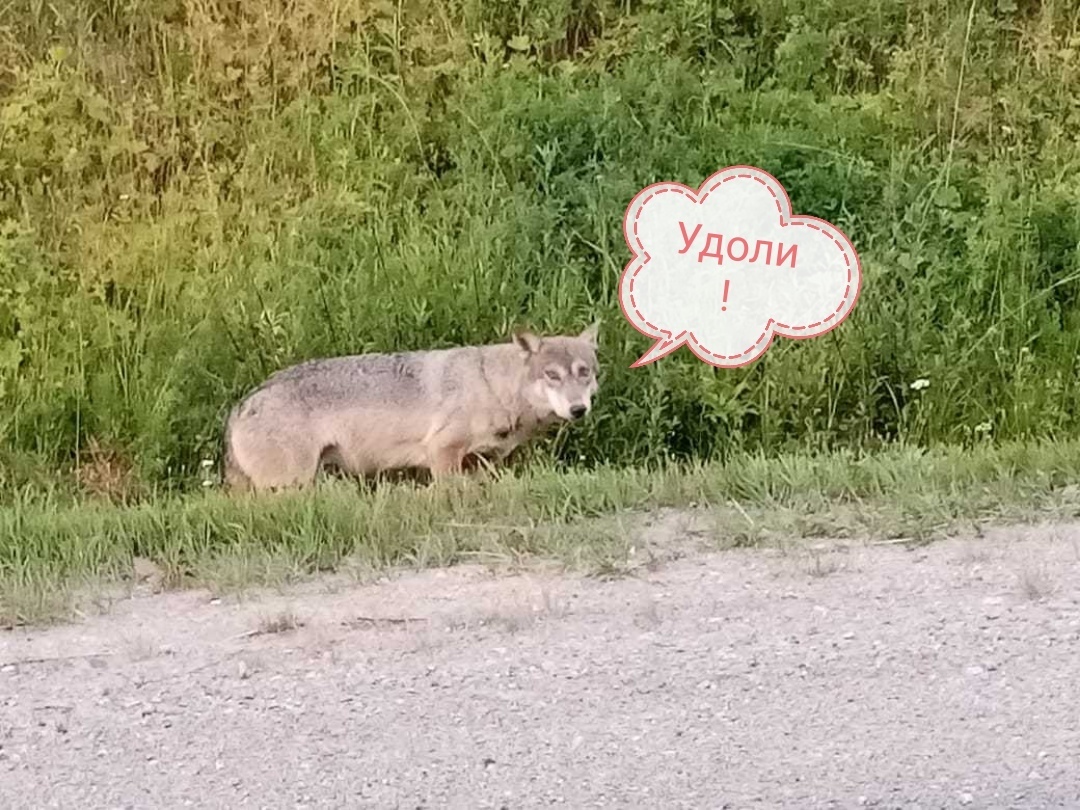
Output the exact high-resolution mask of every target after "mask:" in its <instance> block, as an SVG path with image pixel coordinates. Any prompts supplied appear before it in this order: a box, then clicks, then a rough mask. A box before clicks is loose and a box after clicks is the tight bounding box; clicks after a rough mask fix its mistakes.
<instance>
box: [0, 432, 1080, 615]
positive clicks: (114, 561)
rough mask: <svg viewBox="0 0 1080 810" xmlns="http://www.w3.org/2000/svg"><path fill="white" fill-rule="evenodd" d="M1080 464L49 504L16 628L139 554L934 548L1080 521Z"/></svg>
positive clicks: (503, 482) (277, 559)
mask: <svg viewBox="0 0 1080 810" xmlns="http://www.w3.org/2000/svg"><path fill="white" fill-rule="evenodd" d="M1078 473H1080V443H1077V442H1069V443H1053V444H1050V443H1047V444H1030V443H1027V444H1022V443H1018V444H1012V445H1005V446H1000V447H999V446H993V445H990V444H986V445H985V446H981V447H978V448H974V449H971V450H968V451H958V450H942V451H936V452H925V451H921V450H917V449H910V450H904V449H898V448H894V449H892V450H890V451H887V452H883V453H878V454H873V455H867V456H862V457H857V456H855V455H854V454H852V453H850V452H836V453H830V454H823V455H818V456H809V455H806V454H791V455H783V456H779V457H776V458H772V459H769V458H765V457H762V456H755V455H748V456H740V457H738V458H734V459H731V460H730V461H729V462H728V463H726V464H720V463H717V462H714V463H709V464H699V465H692V466H685V465H684V466H680V467H668V468H665V469H660V470H656V471H653V472H646V471H644V470H634V469H598V470H592V471H577V472H569V473H565V472H564V473H560V472H556V471H552V470H543V471H541V470H535V469H534V470H533V471H532V472H530V473H527V474H524V475H504V476H501V477H499V478H497V479H494V480H474V481H469V482H461V483H460V485H450V486H438V487H436V486H419V487H417V486H415V485H408V484H394V485H387V486H380V487H378V488H376V489H375V490H374V492H360V491H358V490H357V488H356V487H354V486H351V485H349V484H347V483H345V482H343V481H339V480H326V481H324V482H323V484H322V485H321V486H320V487H318V488H316V489H314V490H311V491H308V492H306V493H293V494H289V495H283V496H276V497H275V496H268V497H242V498H237V499H230V498H228V497H226V496H223V495H222V494H220V493H218V492H207V493H204V494H202V495H190V496H186V497H175V496H172V497H163V498H160V499H150V500H147V501H146V502H143V503H140V504H138V505H135V506H128V507H123V506H112V505H106V504H103V503H100V502H83V503H78V504H74V505H72V504H64V505H59V504H57V503H56V502H54V501H53V500H52V499H50V498H41V497H36V498H34V499H29V500H26V501H25V502H21V503H17V504H14V505H10V506H6V507H3V508H2V509H0V622H9V623H10V622H22V621H34V622H36V621H41V620H44V619H47V618H50V617H62V616H64V615H66V612H67V611H70V609H71V607H72V606H73V605H75V604H79V601H78V600H79V598H81V597H80V594H86V593H89V594H94V593H100V592H101V590H102V586H103V585H107V586H111V585H113V584H115V583H117V582H119V581H120V579H121V578H122V577H124V576H126V575H128V574H129V573H130V570H131V565H132V558H133V557H134V556H139V557H142V558H146V559H149V560H151V561H153V562H154V563H156V564H157V565H158V566H160V568H161V569H162V570H163V572H164V575H165V580H164V582H165V585H166V586H168V587H192V586H203V587H210V588H213V589H217V590H222V591H227V592H236V591H242V590H243V589H245V588H248V587H252V586H266V585H280V584H287V583H289V582H294V581H297V580H299V579H303V578H306V577H309V576H312V575H315V574H318V573H320V572H326V571H337V572H350V571H351V572H354V573H361V574H363V573H370V572H376V571H380V570H384V569H386V568H388V567H399V566H405V567H410V566H415V567H423V566H430V565H449V564H454V563H459V562H480V563H492V564H498V565H504V564H514V563H516V562H524V561H528V560H534V559H551V560H555V561H557V562H561V563H562V564H564V565H566V566H568V567H569V568H570V569H571V570H576V571H585V572H590V573H605V572H606V573H618V572H626V571H628V570H630V569H632V568H633V567H634V566H635V565H636V564H639V563H640V561H641V560H643V559H647V556H648V555H649V554H651V553H655V554H657V555H659V556H660V557H663V555H664V554H665V553H666V549H670V547H671V543H672V542H674V543H676V544H678V543H682V542H683V541H684V538H680V537H658V536H654V537H652V540H651V541H650V535H649V533H648V531H644V530H642V528H641V512H642V511H644V510H654V509H656V508H659V507H675V508H680V509H686V508H689V507H691V506H692V507H693V508H694V509H695V510H696V512H698V513H699V514H703V515H705V516H707V518H708V520H709V521H710V525H712V526H713V529H712V530H710V531H709V532H708V533H707V536H706V537H704V538H702V540H703V542H705V544H706V545H707V546H709V547H712V548H726V547H731V546H760V545H763V544H764V545H779V546H781V547H783V546H785V545H786V544H788V543H791V542H793V541H797V540H798V539H799V538H804V537H815V536H829V537H834V538H844V537H848V538H853V539H855V540H858V541H861V540H866V539H870V540H873V539H890V538H907V539H909V540H911V541H914V542H920V541H927V540H930V539H933V538H935V537H939V536H942V535H943V534H944V533H947V532H950V531H957V530H968V529H970V528H971V527H972V526H973V525H977V524H980V523H983V522H987V521H990V522H999V521H1010V520H1029V519H1032V518H1035V517H1038V518H1039V519H1055V518H1056V519H1068V518H1071V517H1075V516H1076V515H1077V514H1080V491H1078V488H1077V486H1076V484H1075V483H1070V482H1075V481H1077V480H1078ZM643 531H644V533H643ZM635 561H637V562H635Z"/></svg>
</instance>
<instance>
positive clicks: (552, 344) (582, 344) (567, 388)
mask: <svg viewBox="0 0 1080 810" xmlns="http://www.w3.org/2000/svg"><path fill="white" fill-rule="evenodd" d="M598 328H599V324H598V323H594V324H593V325H592V326H590V327H589V328H588V329H586V330H585V331H584V332H582V333H581V334H580V335H574V336H572V337H571V336H566V335H558V336H554V337H537V336H536V335H534V334H532V333H531V332H518V333H516V334H515V335H514V343H516V344H517V346H518V347H519V348H520V349H521V350H522V351H523V352H524V353H525V362H526V363H527V364H528V369H529V377H528V392H527V396H528V398H529V401H530V402H531V403H532V405H533V407H535V408H536V409H537V412H538V413H541V414H552V413H553V414H554V415H555V416H556V417H558V418H559V419H565V420H575V419H580V418H581V417H583V416H585V414H587V413H588V412H589V409H590V408H591V407H592V398H593V395H594V394H595V393H596V390H597V387H598V382H597V379H596V375H597V372H598V370H599V369H598V365H597V362H596V346H597V331H598Z"/></svg>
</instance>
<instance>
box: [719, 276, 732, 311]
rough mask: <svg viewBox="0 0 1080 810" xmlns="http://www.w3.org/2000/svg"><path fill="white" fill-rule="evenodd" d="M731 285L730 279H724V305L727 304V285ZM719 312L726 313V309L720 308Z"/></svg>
mask: <svg viewBox="0 0 1080 810" xmlns="http://www.w3.org/2000/svg"><path fill="white" fill-rule="evenodd" d="M730 284H731V279H730V278H726V279H724V303H725V304H726V303H727V294H728V285H730ZM720 311H721V312H727V307H720Z"/></svg>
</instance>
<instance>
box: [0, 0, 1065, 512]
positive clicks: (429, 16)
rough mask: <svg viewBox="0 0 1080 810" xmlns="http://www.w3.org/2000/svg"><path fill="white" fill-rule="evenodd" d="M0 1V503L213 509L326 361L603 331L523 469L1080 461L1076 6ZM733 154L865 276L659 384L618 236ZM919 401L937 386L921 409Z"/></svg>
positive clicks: (662, 374)
mask: <svg viewBox="0 0 1080 810" xmlns="http://www.w3.org/2000/svg"><path fill="white" fill-rule="evenodd" d="M0 14H2V15H4V16H3V17H0V65H2V66H3V67H2V68H0V437H2V442H0V498H3V499H8V500H10V499H11V498H13V497H15V495H14V493H17V492H18V491H20V490H21V489H22V488H24V487H26V486H31V487H48V486H66V487H69V488H70V487H71V485H72V482H73V481H82V482H83V483H82V486H83V488H84V489H93V488H94V487H95V486H97V484H95V483H94V479H93V476H90V480H89V482H88V481H87V480H84V479H85V476H84V475H83V473H84V472H85V470H86V469H87V468H88V467H89V468H90V469H91V470H93V469H95V465H96V463H97V462H96V461H95V459H96V455H95V453H94V452H92V451H91V448H92V447H93V446H94V444H93V443H95V442H96V443H97V444H98V445H99V446H100V447H101V448H102V452H103V453H106V454H109V455H110V457H111V458H114V459H115V460H116V463H118V464H120V463H123V464H126V465H128V466H130V468H131V476H130V482H131V483H130V486H131V487H132V488H133V489H140V488H158V489H161V488H163V487H167V488H171V489H174V490H178V491H183V490H190V489H192V488H195V489H197V488H198V478H199V469H200V464H201V463H202V461H203V460H204V459H211V460H216V459H218V457H219V454H220V452H219V447H220V433H221V419H222V417H223V415H224V413H225V412H226V410H227V408H228V407H229V405H230V404H231V403H232V402H233V401H235V399H236V398H237V397H239V396H240V395H242V393H243V392H244V391H245V390H246V389H248V388H249V387H250V386H252V385H253V384H255V383H257V382H258V381H260V379H261V378H262V377H263V376H264V375H266V374H268V373H269V372H271V371H273V370H274V369H276V368H278V367H280V366H282V365H284V364H286V363H289V362H292V361H297V360H301V359H305V358H309V357H312V356H316V355H323V354H338V353H345V352H357V351H364V350H374V349H383V350H395V349H405V348H421V347H424V348H427V347H436V346H444V345H449V344H456V343H465V342H474V341H475V342H487V341H492V340H501V339H503V338H504V337H505V336H506V334H507V332H508V330H509V328H510V327H511V325H513V324H522V325H528V326H531V327H533V328H534V329H537V330H542V331H548V330H550V331H556V330H558V331H562V330H575V331H577V330H580V329H581V328H583V327H584V326H585V325H586V324H588V323H590V322H592V320H593V319H594V318H596V317H598V316H599V317H602V318H603V319H604V325H603V327H602V330H601V349H602V357H603V362H604V368H605V379H604V392H603V396H602V397H601V399H600V401H599V402H598V410H597V411H596V413H595V414H594V418H591V419H590V420H589V421H588V423H587V424H582V425H580V426H577V427H575V429H574V430H573V431H568V432H567V433H566V434H564V435H563V436H562V437H561V438H560V439H558V440H557V441H555V442H552V443H548V444H544V445H542V446H539V447H538V448H537V451H536V452H537V459H538V461H540V462H541V463H543V464H557V465H560V466H561V467H564V468H565V467H569V466H573V467H575V468H579V469H582V468H589V467H593V466H602V465H615V466H629V467H633V466H636V465H640V464H645V463H658V462H666V461H671V460H676V461H693V460H701V461H705V460H717V459H719V460H722V459H723V456H724V454H725V453H726V452H729V451H732V452H756V451H758V450H761V451H763V452H767V453H776V452H792V451H795V450H804V451H808V452H816V451H820V450H828V449H837V448H844V447H847V448H851V449H858V450H862V449H872V448H875V447H880V446H883V445H885V444H888V443H889V442H892V441H897V440H899V441H902V442H904V443H906V444H909V445H920V446H926V447H932V446H935V445H938V444H942V443H946V444H957V443H960V444H963V443H970V442H972V441H975V440H977V439H979V438H980V437H982V436H983V435H985V434H986V433H990V434H991V435H993V436H995V437H997V438H999V439H1001V440H1025V439H1032V440H1035V439H1044V438H1050V437H1061V436H1076V435H1077V428H1078V427H1080V424H1078V421H1077V420H1078V418H1080V387H1078V384H1077V380H1078V377H1080V375H1078V370H1077V360H1076V358H1077V356H1078V355H1080V312H1078V307H1077V301H1078V300H1080V296H1078V293H1080V282H1078V279H1080V260H1078V253H1077V247H1078V245H1080V204H1078V198H1077V195H1076V188H1077V187H1078V185H1080V142H1078V136H1077V133H1078V132H1080V118H1078V113H1077V112H1076V111H1077V109H1078V107H1077V104H1076V100H1077V98H1078V97H1080V74H1078V71H1080V60H1077V59H1076V58H1075V43H1076V42H1077V38H1078V37H1080V7H1077V6H1076V5H1075V4H1071V3H1065V2H1057V3H1041V4H1038V3H1031V2H1026V0H1015V2H1013V1H1012V0H995V2H978V3H972V2H970V0H964V1H963V2H958V0H948V2H942V0H913V1H911V0H904V2H901V0H873V2H869V3H867V2H864V0H814V1H813V2H810V0H784V1H783V2H781V0H730V2H716V1H715V0H676V1H675V2H668V3H654V2H639V0H632V1H631V2H627V0H586V2H575V3H569V2H566V0H537V1H536V2H530V3H509V2H484V3H479V2H475V0H438V2H434V3H428V2H423V3H421V2H419V0H412V1H411V2H404V0H403V1H402V2H369V1H368V0H290V2H288V3H286V2H284V0H272V2H270V3H265V2H255V1H254V0H240V2H236V3H220V4H219V3H216V2H213V1H211V2H208V3H199V4H189V3H184V2H181V0H135V1H134V2H130V3H123V4H118V3H106V2H103V0H88V1H86V2H84V1H83V0H79V2H75V0H57V2H54V3H49V4H42V3H36V2H29V1H28V0H24V1H23V2H15V3H13V4H9V5H8V6H6V7H5V8H4V10H3V11H2V12H0ZM730 163H751V164H754V165H757V166H760V167H761V168H763V169H765V170H767V171H769V172H771V173H772V174H773V175H774V176H776V177H777V178H778V179H779V180H780V181H781V182H782V183H783V184H784V186H785V187H786V189H787V190H788V191H789V193H790V195H791V198H792V203H793V206H794V210H795V212H796V213H804V214H809V215H813V216H818V217H822V218H825V219H828V220H830V221H832V222H834V223H836V224H837V225H838V226H839V227H841V228H843V229H844V231H845V232H846V233H847V234H848V235H849V236H850V238H851V239H852V240H853V242H854V244H855V246H856V248H857V250H858V251H859V253H860V256H861V258H862V261H863V267H864V275H865V280H864V287H863V292H862V295H861V298H860V301H859V303H858V305H857V307H856V308H855V310H854V312H853V314H852V315H851V317H850V318H849V319H848V320H847V321H846V322H845V323H844V325H843V326H842V328H840V329H838V330H836V331H835V332H833V333H830V334H829V335H827V336H825V337H822V338H819V339H816V340H812V341H808V342H801V343H796V342H790V341H784V340H781V341H779V342H778V343H777V344H775V345H774V346H773V347H772V348H771V349H770V350H769V352H768V353H767V355H766V356H765V357H764V358H762V360H761V361H759V362H757V363H755V364H754V365H752V366H751V367H749V368H746V369H739V370H728V371H722V372H721V371H717V370H714V369H711V368H709V367H707V366H705V365H704V364H702V363H700V362H698V361H697V360H696V359H694V358H693V357H692V356H690V355H689V353H688V352H686V351H680V352H679V353H677V354H676V355H675V356H672V357H669V358H666V359H664V360H663V361H662V362H660V363H657V364H655V365H653V366H650V367H648V368H645V369H637V370H630V369H629V368H628V366H629V364H630V363H631V362H632V361H633V360H634V359H635V358H636V357H638V356H639V355H640V354H641V353H642V352H643V351H644V349H645V348H646V347H647V346H648V341H647V340H645V339H644V338H643V337H641V336H640V335H638V334H637V333H636V332H635V331H634V330H633V329H632V328H631V327H630V326H629V325H628V324H626V323H625V322H624V321H623V320H622V317H621V315H620V313H619V310H618V305H617V302H616V299H615V289H616V285H617V280H618V277H619V273H620V270H621V269H622V266H623V264H624V263H625V262H626V261H627V260H628V259H629V252H628V250H627V248H626V246H625V244H624V243H623V238H622V234H621V220H622V215H623V211H624V209H625V207H626V205H627V204H628V203H629V201H630V199H631V198H632V197H633V195H634V194H635V193H636V192H638V191H639V190H640V189H642V188H644V187H645V186H646V185H648V184H649V183H652V182H654V181H659V180H671V181H678V182H682V183H686V184H689V185H691V186H694V185H697V184H698V183H700V182H701V181H702V180H703V179H704V178H706V177H707V176H708V175H710V174H712V173H713V172H714V171H716V170H717V169H719V168H721V167H723V166H724V165H727V164H730ZM919 379H927V380H929V381H930V385H929V387H927V388H922V389H913V388H912V387H911V384H912V383H913V382H914V381H916V380H919Z"/></svg>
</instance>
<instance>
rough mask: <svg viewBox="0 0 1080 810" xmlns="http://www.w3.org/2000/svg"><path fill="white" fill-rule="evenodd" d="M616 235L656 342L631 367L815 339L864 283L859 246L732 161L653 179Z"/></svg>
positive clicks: (625, 299)
mask: <svg viewBox="0 0 1080 810" xmlns="http://www.w3.org/2000/svg"><path fill="white" fill-rule="evenodd" d="M623 235H624V236H625V237H626V244H627V246H628V247H629V248H630V252H631V253H632V254H633V258H632V259H631V260H630V261H629V262H628V263H627V264H626V267H625V268H624V269H623V273H622V276H620V278H619V304H620V306H621V307H622V311H623V316H624V317H625V318H626V319H627V320H628V321H629V322H630V324H631V325H632V326H633V327H634V328H635V329H637V331H639V332H641V334H643V335H645V336H646V337H648V338H651V339H652V340H653V341H655V342H654V343H653V345H652V347H650V349H649V350H648V351H647V352H645V354H643V355H642V356H641V357H639V358H638V359H637V361H635V362H634V363H633V364H632V365H631V366H630V367H631V368H639V367H641V366H646V365H648V364H650V363H655V362H656V361H657V360H659V359H660V358H662V357H664V356H666V355H669V354H671V353H672V352H674V351H675V350H676V349H678V348H679V347H680V346H686V347H687V348H689V349H690V351H691V352H693V354H694V355H695V356H696V357H697V358H698V359H699V360H702V361H704V362H706V363H708V364H710V365H712V366H717V367H719V368H738V367H739V366H745V365H748V364H749V363H752V362H754V361H755V360H757V359H758V358H759V357H761V356H762V355H763V354H764V353H765V352H766V351H767V350H768V348H769V346H770V345H771V344H772V340H773V338H774V337H775V336H776V335H782V336H784V337H787V338H792V339H795V340H805V339H808V338H813V337H819V336H821V335H824V334H825V333H826V332H829V331H831V330H833V329H835V328H836V327H837V326H839V325H840V324H841V323H842V322H843V321H844V319H845V318H847V316H848V315H849V314H851V310H852V309H853V308H854V306H855V302H856V300H857V299H858V297H859V290H860V288H861V285H862V268H861V265H860V263H859V256H858V254H857V253H856V252H855V248H854V246H852V244H851V241H850V240H849V239H848V238H847V236H845V235H844V233H843V232H842V231H841V230H840V229H839V228H837V227H836V226H835V225H833V224H831V223H829V222H826V221H825V220H823V219H818V218H817V217H810V216H793V215H792V213H791V201H790V199H789V198H788V195H787V192H786V191H785V190H784V187H783V186H782V185H781V184H780V182H779V181H778V180H777V179H776V178H775V177H773V176H772V175H771V174H769V173H768V172H765V171H762V170H761V169H758V168H755V167H753V166H728V167H727V168H726V169H721V170H720V171H718V172H716V173H715V174H714V175H712V176H711V177H709V178H708V179H707V180H706V181H705V182H704V183H702V184H701V187H700V188H698V189H697V191H694V190H693V189H691V188H689V187H688V186H684V185H682V184H680V183H655V184H653V185H651V186H649V187H647V188H645V189H643V190H642V191H640V192H638V194H637V195H636V196H635V197H634V199H633V200H631V202H630V205H629V206H628V207H627V209H626V214H625V216H624V217H623Z"/></svg>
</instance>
